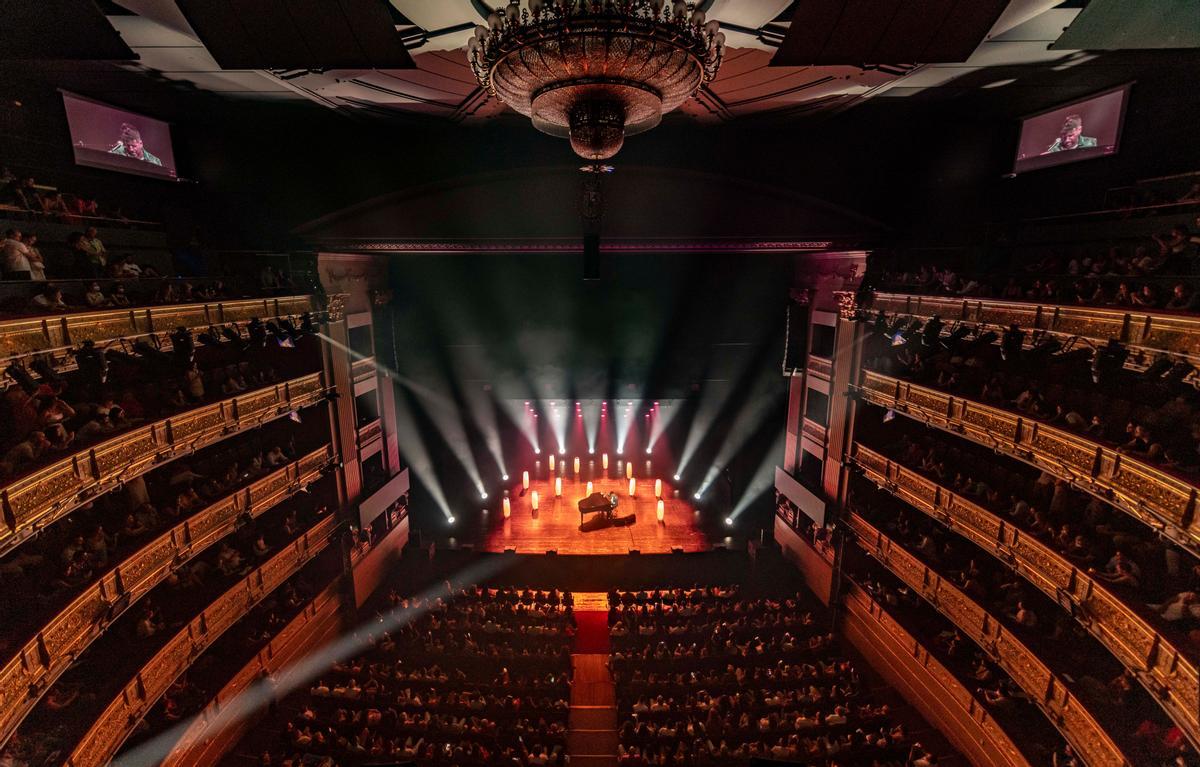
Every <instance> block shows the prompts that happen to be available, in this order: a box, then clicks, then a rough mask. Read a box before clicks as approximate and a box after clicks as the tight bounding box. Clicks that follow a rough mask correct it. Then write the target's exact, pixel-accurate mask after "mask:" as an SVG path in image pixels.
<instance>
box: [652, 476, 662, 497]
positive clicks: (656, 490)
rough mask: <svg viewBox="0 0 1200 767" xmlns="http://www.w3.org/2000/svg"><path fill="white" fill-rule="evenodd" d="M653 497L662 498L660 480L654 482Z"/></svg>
mask: <svg viewBox="0 0 1200 767" xmlns="http://www.w3.org/2000/svg"><path fill="white" fill-rule="evenodd" d="M654 497H655V498H662V480H661V479H656V480H654Z"/></svg>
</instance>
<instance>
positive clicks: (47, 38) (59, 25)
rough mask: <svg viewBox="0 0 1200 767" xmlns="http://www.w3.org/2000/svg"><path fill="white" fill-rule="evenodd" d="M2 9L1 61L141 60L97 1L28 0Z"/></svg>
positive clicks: (5, 5)
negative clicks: (109, 20)
mask: <svg viewBox="0 0 1200 767" xmlns="http://www.w3.org/2000/svg"><path fill="white" fill-rule="evenodd" d="M0 7H2V8H3V22H2V23H0V26H2V28H3V33H0V60H12V61H18V60H26V59H71V60H92V59H94V60H111V61H133V60H136V59H137V55H136V54H135V53H134V52H133V51H131V50H130V49H129V46H128V45H126V44H125V41H124V40H122V39H121V35H119V34H118V33H117V30H115V29H113V27H112V24H109V23H108V19H107V18H105V16H104V13H103V12H101V10H100V8H99V7H98V6H97V5H96V3H95V2H94V0H26V1H25V2H5V3H2V4H0Z"/></svg>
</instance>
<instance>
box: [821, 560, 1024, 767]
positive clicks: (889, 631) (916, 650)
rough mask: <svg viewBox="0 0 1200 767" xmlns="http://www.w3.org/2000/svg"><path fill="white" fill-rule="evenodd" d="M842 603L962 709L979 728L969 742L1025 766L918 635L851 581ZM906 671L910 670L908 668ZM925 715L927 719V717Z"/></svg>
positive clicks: (873, 639)
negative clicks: (903, 651) (906, 657)
mask: <svg viewBox="0 0 1200 767" xmlns="http://www.w3.org/2000/svg"><path fill="white" fill-rule="evenodd" d="M843 605H844V607H845V610H846V614H847V616H852V617H853V618H855V619H857V620H858V621H859V622H860V623H862V624H863V626H864V628H866V629H867V630H868V631H871V630H872V629H871V627H874V632H873V633H876V636H879V635H882V636H883V637H884V638H885V639H884V642H891V643H893V644H894V645H896V646H898V647H902V648H904V649H905V651H906V652H905V654H906V655H907V656H908V658H909V659H910V660H911V661H912V662H913V663H914V664H915V666H916V669H915V673H918V674H923V675H925V676H926V677H927V678H928V680H929V684H928V685H925V686H926V687H928V686H930V685H932V686H935V687H936V688H937V689H939V690H940V691H941V693H942V694H941V695H940V696H939V697H940V699H941V700H942V701H943V703H948V704H949V705H952V706H953V707H955V708H957V709H959V710H960V711H962V713H963V716H964V717H966V718H967V719H969V720H970V721H971V723H972V724H973V725H974V726H975V727H976V728H977V729H978V731H979V734H978V735H977V736H975V737H974V738H973V741H974V742H973V743H972V744H971V745H973V746H974V747H976V748H981V749H983V750H984V751H986V752H987V753H988V755H989V757H994V756H997V755H999V756H1001V757H1002V758H1003V759H1004V761H1005V762H1007V763H1008V764H1009V765H1011V766H1012V767H1029V765H1030V762H1029V760H1028V759H1026V758H1025V755H1024V754H1023V753H1022V752H1021V750H1020V749H1019V748H1018V747H1017V745H1016V742H1014V739H1013V737H1012V736H1010V735H1009V734H1008V733H1007V732H1006V731H1005V730H1004V728H1002V727H1001V726H1000V723H999V722H997V721H996V719H995V718H994V717H993V716H992V714H991V711H989V710H988V708H987V707H986V706H985V705H983V703H982V702H981V701H980V700H979V699H977V698H976V697H975V695H974V694H972V692H971V691H970V690H968V689H967V688H966V686H964V685H963V683H962V682H961V681H959V679H958V677H957V676H955V675H954V674H953V673H951V672H950V670H949V669H947V668H946V667H945V666H943V665H942V664H941V662H940V661H939V660H938V659H937V658H935V657H934V656H933V654H932V653H930V652H929V650H928V648H926V647H925V645H923V644H921V641H920V640H919V639H918V638H916V637H915V636H913V635H912V634H910V633H908V631H907V630H906V629H905V628H904V626H902V625H900V623H899V622H897V621H896V619H895V618H893V617H892V616H891V614H890V613H888V611H887V609H886V608H884V606H883V605H881V604H879V603H878V602H876V601H875V600H874V599H872V598H871V595H870V594H868V593H867V592H866V591H865V590H864V589H863V588H862V587H861V586H859V585H858V584H857V583H854V582H853V581H850V582H849V586H848V588H847V589H846V597H845V599H844V600H843ZM843 620H845V619H843ZM843 625H844V624H843ZM843 632H844V633H849V632H848V631H847V630H846V629H845V628H843ZM864 639H865V641H868V642H870V643H871V644H872V645H873V646H875V647H886V644H884V643H883V642H880V641H878V640H876V637H875V636H866V637H864ZM909 673H914V672H913V671H910V672H909ZM926 718H927V720H928V719H930V717H928V716H927V717H926ZM948 737H949V736H948ZM1018 737H1019V735H1018ZM955 745H956V746H957V747H958V748H959V750H960V751H963V752H966V751H967V749H964V748H963V747H962V746H958V744H955Z"/></svg>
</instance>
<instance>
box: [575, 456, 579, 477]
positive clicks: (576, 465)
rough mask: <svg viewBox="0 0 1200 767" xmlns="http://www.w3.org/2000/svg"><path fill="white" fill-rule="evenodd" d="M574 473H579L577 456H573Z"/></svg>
mask: <svg viewBox="0 0 1200 767" xmlns="http://www.w3.org/2000/svg"><path fill="white" fill-rule="evenodd" d="M575 473H576V474H579V456H575Z"/></svg>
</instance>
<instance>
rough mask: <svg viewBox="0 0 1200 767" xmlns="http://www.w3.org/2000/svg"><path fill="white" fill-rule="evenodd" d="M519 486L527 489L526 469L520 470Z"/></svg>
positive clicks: (527, 474) (527, 473)
mask: <svg viewBox="0 0 1200 767" xmlns="http://www.w3.org/2000/svg"><path fill="white" fill-rule="evenodd" d="M521 487H522V489H525V490H528V489H529V472H528V471H523V472H521Z"/></svg>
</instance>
